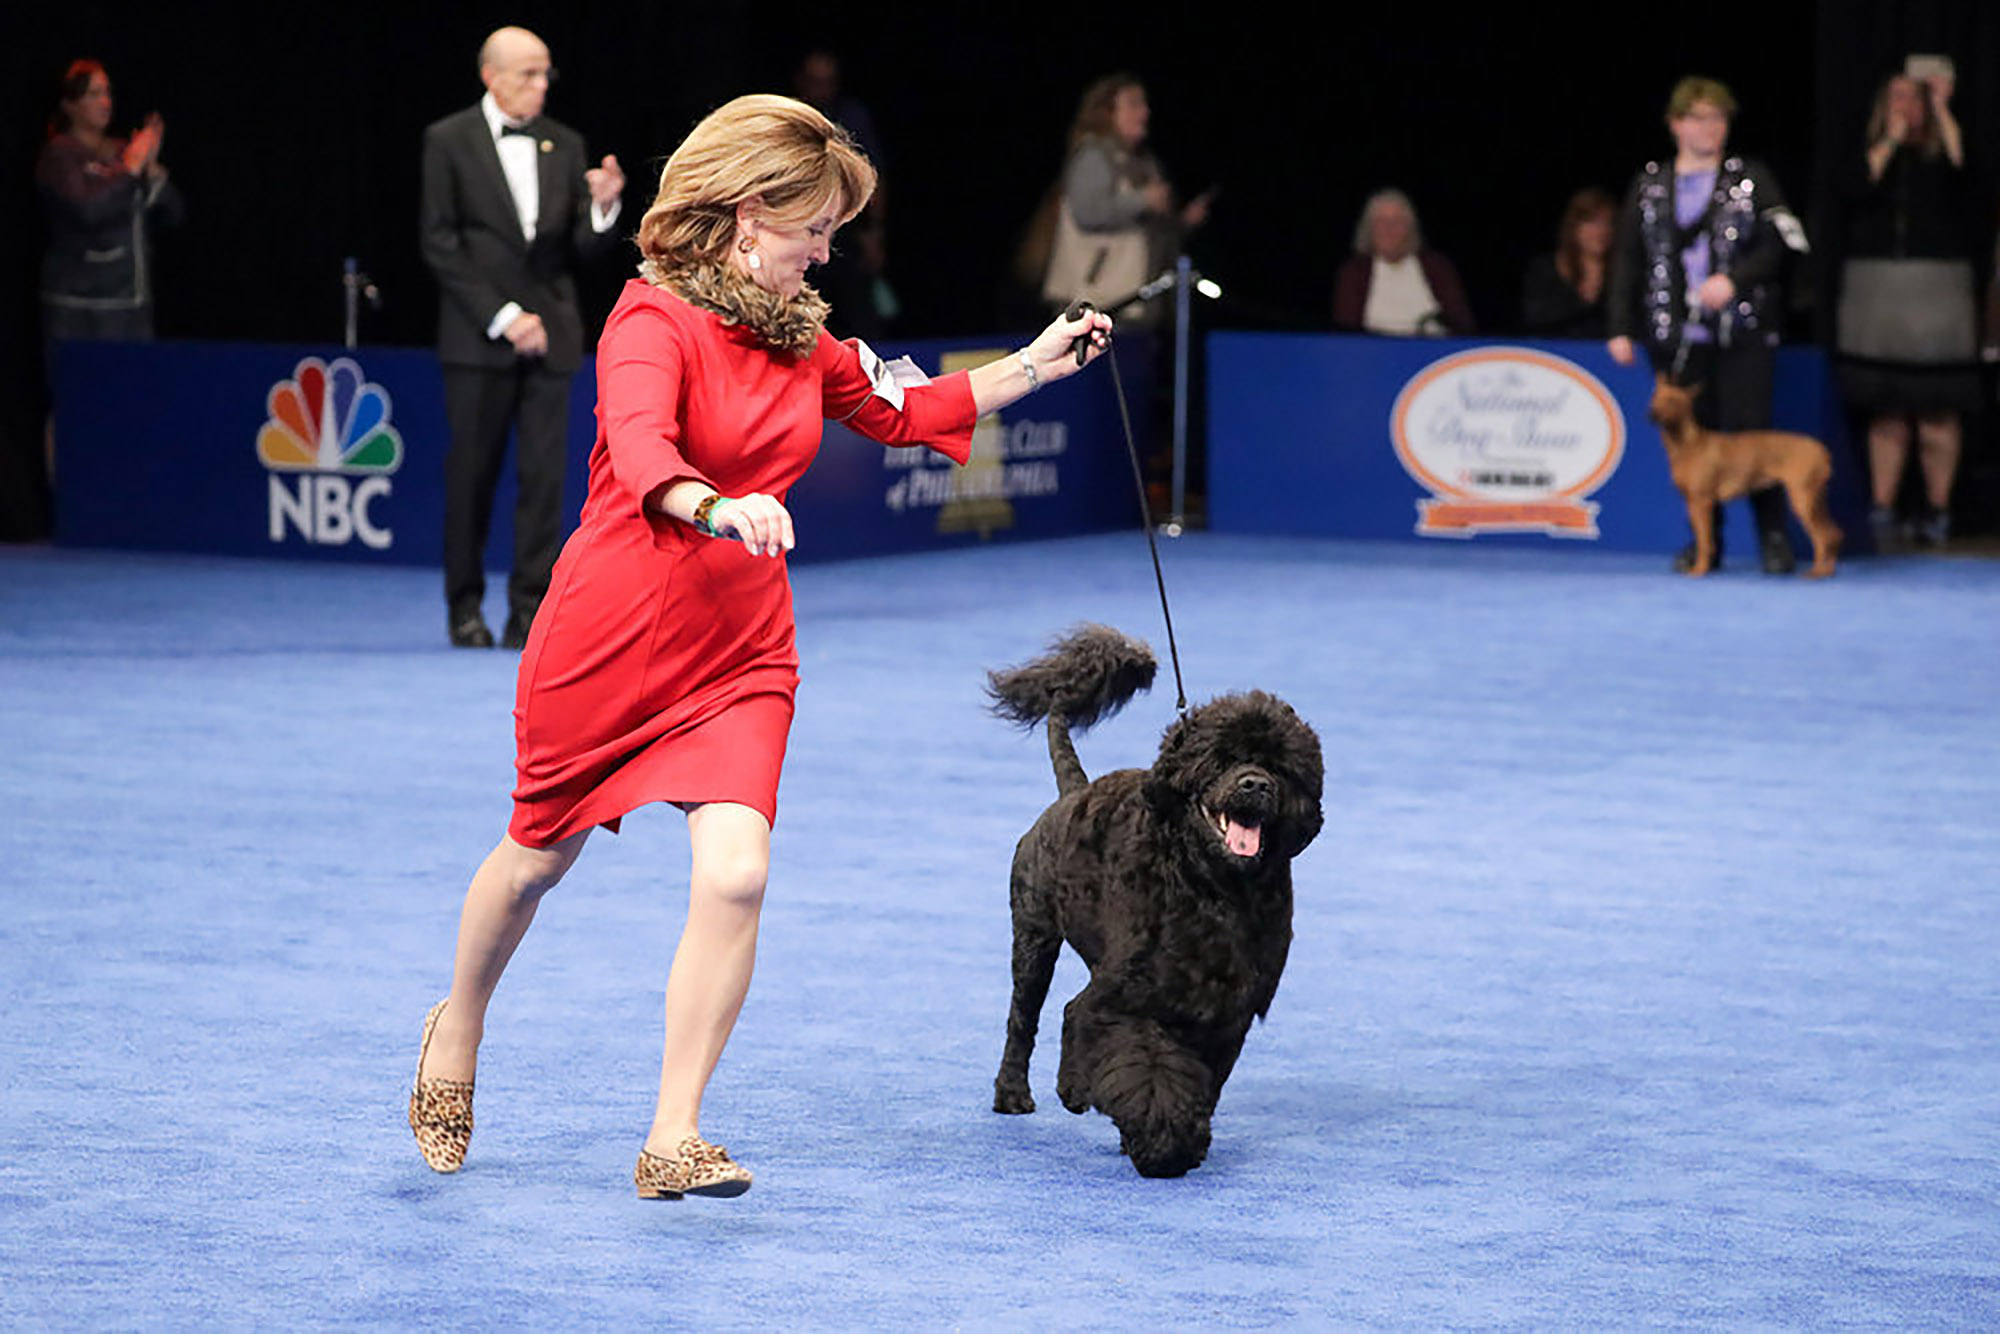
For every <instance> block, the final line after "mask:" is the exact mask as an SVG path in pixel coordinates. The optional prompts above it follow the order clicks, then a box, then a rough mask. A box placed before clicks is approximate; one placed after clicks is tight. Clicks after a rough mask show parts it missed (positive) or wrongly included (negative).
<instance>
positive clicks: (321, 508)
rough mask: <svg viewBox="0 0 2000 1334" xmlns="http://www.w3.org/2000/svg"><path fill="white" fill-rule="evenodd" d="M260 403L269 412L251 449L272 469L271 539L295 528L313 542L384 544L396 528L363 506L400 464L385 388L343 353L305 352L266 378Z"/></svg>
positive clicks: (383, 491) (383, 492)
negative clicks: (272, 379)
mask: <svg viewBox="0 0 2000 1334" xmlns="http://www.w3.org/2000/svg"><path fill="white" fill-rule="evenodd" d="M265 404H266V410H267V411H268V412H269V413H270V417H269V420H267V421H266V422H265V423H264V429H263V430H261V431H259V432H258V433H257V457H258V458H260V459H262V460H263V463H264V466H265V467H266V468H268V469H270V473H271V475H270V478H269V484H270V518H271V540H272V541H273V542H283V541H285V539H286V537H287V535H288V534H290V533H294V532H296V534H297V535H298V536H299V537H302V538H304V539H305V540H306V541H307V542H310V543H312V544H314V545H315V546H345V545H346V544H347V543H349V542H351V541H353V540H354V539H355V538H359V539H360V540H361V542H362V545H364V546H368V547H373V548H374V549H375V550H377V551H386V550H388V548H389V547H390V546H391V545H392V544H393V542H394V540H395V535H394V534H393V533H391V532H390V531H389V530H388V529H387V528H385V527H382V526H381V525H380V524H377V523H376V522H375V521H374V519H373V517H372V516H371V515H370V513H369V506H370V505H371V504H373V503H374V502H375V501H376V500H378V499H380V498H382V497H384V496H387V495H388V494H389V490H390V488H389V474H391V473H393V472H395V471H396V469H398V468H400V467H402V466H403V437H402V436H401V435H399V434H397V432H396V428H395V427H394V426H391V425H390V424H389V395H388V392H387V391H386V390H384V389H383V388H382V386H380V385H377V384H370V383H368V377H367V376H365V375H363V374H362V372H361V367H360V366H359V365H358V364H356V363H355V362H354V361H352V360H350V359H349V358H347V357H340V358H338V359H336V360H335V361H334V362H333V363H332V364H331V365H328V364H327V363H325V362H323V361H321V360H320V359H319V358H318V357H307V358H305V359H304V360H303V361H301V362H299V364H298V366H297V368H296V369H295V370H293V372H292V377H291V378H290V379H289V380H280V381H278V382H277V383H276V384H274V385H272V386H271V392H270V394H269V395H268V396H267V397H266V399H265Z"/></svg>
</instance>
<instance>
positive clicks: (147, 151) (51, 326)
mask: <svg viewBox="0 0 2000 1334" xmlns="http://www.w3.org/2000/svg"><path fill="white" fill-rule="evenodd" d="M110 127H111V78H110V76H109V75H107V74H106V73H105V72H104V66H102V65H100V64H98V63H97V62H96V61H94V60H79V61H76V62H75V63H74V64H72V65H71V66H70V67H69V69H68V71H67V72H66V73H65V74H64V75H63V81H62V94H61V99H60V100H59V101H58V103H57V105H56V112H55V115H54V116H53V117H51V118H50V122H49V138H48V142H47V143H46V144H44V145H43V146H42V152H41V157H40V158H39V159H38V160H37V161H36V163H35V185H36V187H37V190H38V192H39V193H40V195H41V200H42V213H43V217H44V218H45V220H46V222H47V224H48V238H49V239H48V250H47V252H46V253H45V254H44V256H43V259H42V317H43V326H42V327H43V334H44V336H45V338H46V339H47V340H48V341H49V342H50V343H51V344H53V343H55V342H56V341H57V340H59V339H64V338H151V337H152V336H153V283H152V237H151V228H152V226H153V224H154V223H156V222H159V221H167V222H174V221H178V220H179V218H180V213H181V197H180V193H179V191H177V190H175V189H174V187H173V185H172V184H170V183H169V182H168V180H167V169H166V168H165V167H164V166H162V165H160V139H161V136H162V135H163V134H164V132H165V128H166V127H165V126H164V125H163V124H162V122H161V120H160V118H159V117H158V116H157V115H155V116H149V117H147V119H146V123H145V124H144V125H142V126H141V127H140V128H139V129H138V130H136V131H134V132H133V134H132V137H131V138H130V139H119V138H116V137H115V136H113V135H112V134H111V132H110Z"/></svg>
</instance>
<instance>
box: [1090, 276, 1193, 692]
mask: <svg viewBox="0 0 2000 1334" xmlns="http://www.w3.org/2000/svg"><path fill="white" fill-rule="evenodd" d="M1093 309H1095V307H1093V306H1092V305H1091V304H1090V303H1089V302H1088V301H1082V300H1078V301H1072V302H1070V305H1069V309H1068V310H1066V311H1064V312H1063V318H1064V319H1069V320H1079V319H1082V318H1083V316H1084V314H1085V313H1086V312H1087V311H1090V310H1093ZM1075 347H1076V364H1077V365H1079V366H1081V365H1083V363H1084V362H1085V361H1086V360H1087V359H1088V354H1089V351H1090V338H1089V336H1088V335H1085V336H1084V337H1082V338H1079V339H1077V340H1076V343H1075ZM1106 353H1107V360H1109V361H1110V362H1111V387H1112V389H1113V390H1115V391H1116V392H1117V395H1118V420H1119V421H1121V422H1123V423H1124V425H1125V453H1126V454H1127V455H1128V456H1130V458H1131V460H1132V484H1133V485H1134V486H1135V487H1137V488H1138V492H1139V522H1140V524H1141V525H1142V526H1143V527H1144V528H1145V530H1146V549H1147V550H1149V551H1151V552H1152V553H1153V582H1154V583H1155V584H1157V585H1158V586H1159V589H1160V615H1161V616H1163V617H1164V618H1165V619H1166V622H1167V656H1168V658H1169V659H1171V660H1172V662H1173V665H1174V708H1175V709H1176V710H1178V711H1179V712H1181V713H1186V712H1187V689H1186V687H1184V686H1183V685H1182V684H1181V653H1180V648H1179V647H1178V646H1177V645H1176V644H1175V643H1174V613H1173V611H1172V609H1170V608H1169V607H1168V606H1167V577H1166V576H1165V575H1164V574H1162V573H1161V572H1160V544H1159V541H1158V539H1156V538H1155V537H1154V536H1153V508H1152V506H1151V505H1149V504H1147V503H1146V472H1145V469H1144V468H1142V467H1141V466H1140V464H1139V444H1138V441H1137V440H1136V439H1134V438H1133V435H1132V410H1131V408H1130V407H1128V406H1127V405H1126V402H1125V378H1124V377H1123V376H1122V375H1120V374H1119V373H1118V358H1117V357H1115V356H1111V355H1109V349H1108V348H1107V349H1106Z"/></svg>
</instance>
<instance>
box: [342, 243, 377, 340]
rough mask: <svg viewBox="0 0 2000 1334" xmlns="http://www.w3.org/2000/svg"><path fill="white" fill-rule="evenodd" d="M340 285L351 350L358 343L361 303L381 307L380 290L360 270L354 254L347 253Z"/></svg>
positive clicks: (372, 308)
mask: <svg viewBox="0 0 2000 1334" xmlns="http://www.w3.org/2000/svg"><path fill="white" fill-rule="evenodd" d="M342 270H343V271H342V273H341V277H340V286H341V289H342V296H343V298H344V300H345V303H346V306H347V347H348V348H349V350H352V349H353V348H354V347H355V346H356V345H357V343H358V341H359V337H360V332H361V303H362V301H364V300H365V301H367V302H368V309H370V310H380V309H382V291H381V289H380V288H378V287H376V286H375V280H374V279H373V278H370V277H369V276H368V275H367V274H365V273H363V272H362V271H361V266H360V264H359V263H357V262H356V260H355V258H354V256H352V255H349V256H348V257H347V261H346V263H345V264H344V265H343V266H342Z"/></svg>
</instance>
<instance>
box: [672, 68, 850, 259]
mask: <svg viewBox="0 0 2000 1334" xmlns="http://www.w3.org/2000/svg"><path fill="white" fill-rule="evenodd" d="M874 193H875V168H874V167H872V166H870V165H869V163H868V159H867V157H865V156H864V155H863V154H862V152H861V150H860V149H859V148H857V147H856V146H855V143H854V140H853V138H852V136H850V135H849V134H848V133H847V131H846V130H844V129H842V128H841V127H840V126H838V125H835V124H834V123H833V122H832V121H830V120H828V119H827V118H826V117H825V116H822V115H821V114H820V113H819V112H817V111H815V110H814V109H813V108H812V107H810V106H807V105H806V104H805V103H804V102H799V101H794V100H793V99H792V98H789V97H779V96H777V95H775V94H771V93H753V94H751V95H749V96H747V97H739V98H736V99H735V100H734V101H731V102H726V103H724V104H723V105H722V106H720V107H717V108H716V109H715V110H714V111H711V112H709V114H708V115H707V116H706V117H704V118H703V120H702V122H701V123H700V124H699V125H697V126H695V127H694V129H693V131H692V132H690V133H689V135H688V137H687V138H686V139H683V140H682V141H681V146H680V147H679V148H676V149H675V150H674V155H673V156H672V157H670V158H668V159H667V165H666V167H665V168H663V169H662V170H661V172H660V191H659V193H658V194H657V195H656V196H654V198H653V206H652V207H651V208H649V209H647V210H646V216H645V217H644V218H642V219H640V222H639V238H638V240H639V253H640V254H641V255H643V256H644V257H645V262H644V263H642V264H641V265H640V269H641V271H642V272H644V273H646V274H647V276H648V277H657V275H661V274H665V273H667V272H669V271H671V270H674V269H677V268H682V267H685V266H687V265H690V264H702V263H715V262H717V261H719V260H721V258H722V257H723V255H724V253H725V252H726V251H727V250H728V248H729V244H730V242H731V241H732V240H734V239H735V236H736V206H737V205H738V204H742V203H745V202H747V201H749V200H752V199H756V200H758V201H760V204H761V213H760V216H762V217H765V218H768V219H769V220H770V221H771V222H772V223H773V224H775V225H777V226H780V227H795V226H799V225H801V224H803V223H807V222H810V221H812V220H813V219H814V218H817V217H819V216H820V215H821V214H823V213H825V212H826V211H827V209H829V208H832V209H834V210H835V211H836V213H837V215H838V218H837V220H838V221H839V222H843V223H844V222H846V221H848V220H849V219H850V218H852V217H854V215H855V214H857V213H859V212H860V211H861V210H862V208H863V206H864V205H866V204H867V203H868V198H869V196H870V195H872V194H874Z"/></svg>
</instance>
